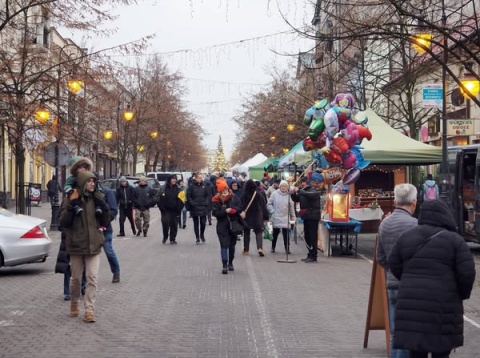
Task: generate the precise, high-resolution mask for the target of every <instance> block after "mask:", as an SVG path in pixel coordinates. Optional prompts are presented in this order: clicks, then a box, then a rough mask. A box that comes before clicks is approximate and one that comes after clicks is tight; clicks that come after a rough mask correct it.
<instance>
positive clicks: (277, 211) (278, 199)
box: [267, 189, 296, 229]
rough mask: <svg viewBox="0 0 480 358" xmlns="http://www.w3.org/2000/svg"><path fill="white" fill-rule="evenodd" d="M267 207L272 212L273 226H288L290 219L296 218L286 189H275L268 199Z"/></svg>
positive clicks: (282, 227)
mask: <svg viewBox="0 0 480 358" xmlns="http://www.w3.org/2000/svg"><path fill="white" fill-rule="evenodd" d="M267 208H268V211H269V212H270V214H272V218H271V221H272V226H273V227H274V228H278V229H286V228H288V227H290V221H291V220H295V219H296V216H295V208H294V203H293V201H292V200H291V199H290V194H289V193H288V191H286V192H285V193H284V192H282V191H281V190H280V189H277V190H275V191H274V192H273V193H272V195H270V199H268V204H267Z"/></svg>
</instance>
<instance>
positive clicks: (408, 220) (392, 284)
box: [377, 208, 417, 289]
mask: <svg viewBox="0 0 480 358" xmlns="http://www.w3.org/2000/svg"><path fill="white" fill-rule="evenodd" d="M414 226H417V219H415V218H414V217H412V215H411V214H410V213H409V212H408V211H407V210H405V209H402V208H396V209H395V210H394V211H393V213H392V214H391V215H390V216H387V217H386V218H385V219H384V220H383V221H382V223H381V224H380V227H379V228H378V243H377V262H378V263H379V264H380V266H382V267H383V268H384V269H385V270H387V288H390V289H397V288H398V280H397V279H396V278H395V276H393V274H392V273H391V272H390V270H388V268H387V258H388V256H389V255H390V253H391V252H392V248H393V246H394V245H395V243H396V242H397V240H398V238H399V237H400V235H401V234H402V233H403V232H404V231H406V230H409V229H411V228H412V227H414Z"/></svg>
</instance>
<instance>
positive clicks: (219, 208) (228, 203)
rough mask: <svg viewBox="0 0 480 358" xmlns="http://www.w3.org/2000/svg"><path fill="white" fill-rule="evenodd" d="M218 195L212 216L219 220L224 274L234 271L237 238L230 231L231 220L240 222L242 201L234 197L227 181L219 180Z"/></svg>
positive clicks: (216, 195)
mask: <svg viewBox="0 0 480 358" xmlns="http://www.w3.org/2000/svg"><path fill="white" fill-rule="evenodd" d="M216 187H217V191H218V193H217V194H215V196H214V197H213V198H212V202H213V210H212V214H213V216H215V217H216V218H217V235H218V240H219V241H220V255H221V259H222V274H227V273H228V271H234V267H233V260H234V259H235V245H236V244H237V236H236V235H235V234H233V233H232V232H231V230H230V221H231V220H236V221H238V220H240V216H239V213H240V212H241V211H242V204H241V202H240V199H238V198H237V197H236V196H235V195H233V193H232V191H231V190H230V189H229V188H228V185H227V182H226V180H225V179H217V181H216Z"/></svg>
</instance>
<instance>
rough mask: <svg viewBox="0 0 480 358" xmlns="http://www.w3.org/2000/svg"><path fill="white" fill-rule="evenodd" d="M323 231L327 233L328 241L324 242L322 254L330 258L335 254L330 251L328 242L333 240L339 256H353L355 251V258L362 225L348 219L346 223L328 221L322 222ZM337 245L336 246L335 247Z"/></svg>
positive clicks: (333, 251) (334, 251)
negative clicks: (325, 230)
mask: <svg viewBox="0 0 480 358" xmlns="http://www.w3.org/2000/svg"><path fill="white" fill-rule="evenodd" d="M322 223H323V225H324V226H325V229H327V231H328V240H326V244H327V245H326V247H325V251H324V253H325V254H326V256H330V255H331V254H332V256H333V254H334V253H336V250H333V249H332V252H331V251H330V249H331V244H330V242H331V241H332V240H333V241H334V244H335V248H338V249H339V251H340V252H339V254H341V255H353V252H352V251H353V250H355V254H354V255H355V257H356V256H357V246H358V233H359V232H360V231H361V229H362V223H361V222H360V221H357V220H355V219H350V220H349V221H347V222H335V221H330V220H325V219H324V220H322ZM337 244H338V246H337Z"/></svg>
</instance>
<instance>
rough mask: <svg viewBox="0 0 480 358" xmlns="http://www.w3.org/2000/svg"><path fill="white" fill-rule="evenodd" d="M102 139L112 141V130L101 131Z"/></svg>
mask: <svg viewBox="0 0 480 358" xmlns="http://www.w3.org/2000/svg"><path fill="white" fill-rule="evenodd" d="M103 138H105V139H112V138H113V131H112V130H106V131H103Z"/></svg>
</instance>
